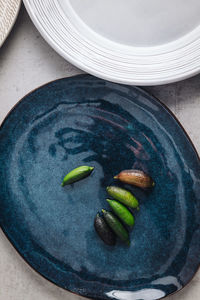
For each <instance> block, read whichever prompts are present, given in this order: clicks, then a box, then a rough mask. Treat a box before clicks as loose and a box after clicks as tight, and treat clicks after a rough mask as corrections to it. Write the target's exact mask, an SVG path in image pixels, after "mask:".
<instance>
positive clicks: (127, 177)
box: [114, 170, 155, 189]
mask: <svg viewBox="0 0 200 300" xmlns="http://www.w3.org/2000/svg"><path fill="white" fill-rule="evenodd" d="M114 179H118V180H120V181H122V182H124V183H128V184H131V185H134V186H137V187H140V188H142V189H147V188H152V187H154V186H155V182H154V181H153V179H152V178H151V177H150V176H149V175H148V174H146V173H144V172H143V171H141V170H124V171H122V172H120V173H119V174H118V175H116V176H115V177H114Z"/></svg>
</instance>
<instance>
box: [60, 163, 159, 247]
mask: <svg viewBox="0 0 200 300" xmlns="http://www.w3.org/2000/svg"><path fill="white" fill-rule="evenodd" d="M93 170H94V168H93V167H89V166H80V167H78V168H76V169H74V170H72V171H71V172H69V173H68V174H67V175H66V176H65V177H64V179H63V182H62V186H65V185H68V184H72V183H74V182H76V181H78V180H81V179H83V178H85V177H87V176H89V175H90V174H91V173H92V171H93ZM114 179H117V180H120V181H121V182H123V183H126V184H130V185H134V186H136V187H139V188H142V189H148V188H152V187H154V186H155V182H154V181H153V179H152V178H151V177H150V176H149V175H148V174H146V173H144V172H143V171H141V170H124V171H122V172H120V173H119V174H118V175H117V176H115V177H114ZM106 190H107V193H108V195H109V196H110V197H111V198H112V199H107V202H108V204H109V206H110V208H111V210H112V212H110V211H107V210H105V209H102V215H100V213H97V215H96V217H95V220H94V227H95V230H96V232H97V234H98V235H99V237H100V238H101V239H102V241H103V242H104V243H105V244H107V245H109V246H114V245H115V243H116V237H118V238H119V239H120V240H121V241H123V242H124V243H126V244H127V245H130V238H129V231H128V230H127V228H126V226H128V227H129V228H132V227H133V226H134V224H135V219H134V216H133V215H132V213H131V211H130V210H129V209H130V208H131V209H137V210H138V209H139V202H138V200H137V199H136V197H135V196H134V195H133V194H132V193H131V192H130V191H128V190H126V189H123V188H121V187H118V186H108V187H107V189H106Z"/></svg>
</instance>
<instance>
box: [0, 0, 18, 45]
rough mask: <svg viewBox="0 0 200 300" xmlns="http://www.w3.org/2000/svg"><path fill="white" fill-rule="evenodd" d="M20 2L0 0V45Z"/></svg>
mask: <svg viewBox="0 0 200 300" xmlns="http://www.w3.org/2000/svg"><path fill="white" fill-rule="evenodd" d="M20 4H21V0H0V47H1V46H2V45H3V42H4V41H5V39H6V38H7V36H8V34H9V33H10V30H11V29H12V27H13V25H14V23H15V20H16V18H17V15H18V12H19V9H20Z"/></svg>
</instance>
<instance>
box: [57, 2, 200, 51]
mask: <svg viewBox="0 0 200 300" xmlns="http://www.w3.org/2000/svg"><path fill="white" fill-rule="evenodd" d="M59 3H60V5H61V6H62V7H63V8H64V12H65V13H67V15H68V16H69V12H70V13H71V16H70V18H71V19H72V20H73V19H74V20H73V22H74V23H76V24H77V26H79V28H81V27H83V26H84V25H85V30H92V31H93V32H94V33H96V34H98V35H100V36H102V37H104V38H107V39H109V40H110V41H113V42H116V43H119V44H123V45H129V46H148V47H151V46H157V45H162V44H166V43H169V42H171V41H174V40H176V39H178V38H181V37H183V36H184V35H186V34H187V33H189V32H191V31H192V30H194V29H195V28H196V27H197V26H199V24H200V19H199V13H200V2H199V0H190V1H187V0H173V1H160V0H140V1H138V0H126V2H124V0H117V1H116V0H109V1H107V0H101V1H99V0H85V1H82V0H64V1H63V0H59ZM77 22H78V23H77Z"/></svg>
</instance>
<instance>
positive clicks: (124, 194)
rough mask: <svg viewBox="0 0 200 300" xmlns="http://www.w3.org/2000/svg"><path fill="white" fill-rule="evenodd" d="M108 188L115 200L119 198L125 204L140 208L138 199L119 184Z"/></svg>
mask: <svg viewBox="0 0 200 300" xmlns="http://www.w3.org/2000/svg"><path fill="white" fill-rule="evenodd" d="M106 190H107V192H108V194H109V195H110V196H111V197H112V198H114V199H115V200H118V201H119V202H121V203H123V204H125V205H126V206H128V207H131V208H138V206H139V203H138V200H137V199H136V198H135V196H134V195H133V194H132V193H131V192H129V191H127V190H125V189H122V188H120V187H118V186H108V187H107V189H106Z"/></svg>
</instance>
